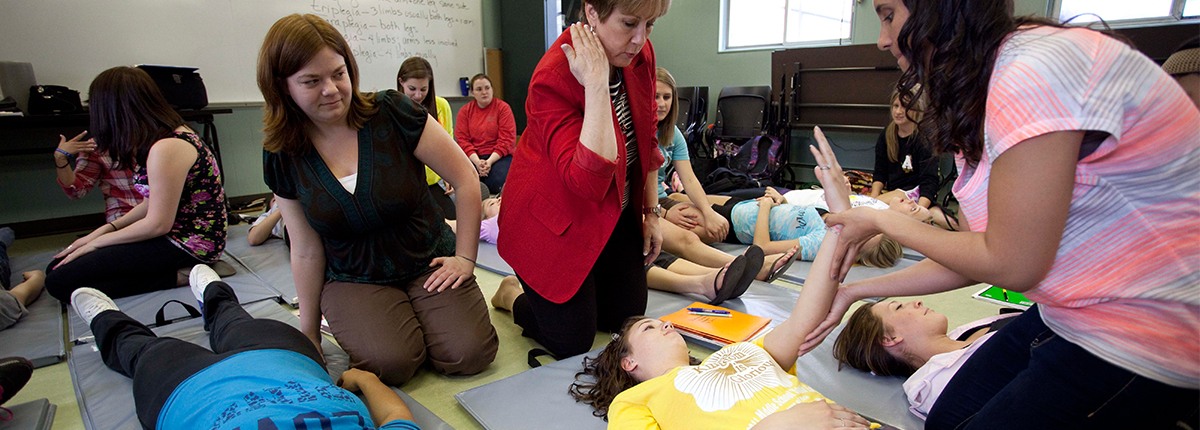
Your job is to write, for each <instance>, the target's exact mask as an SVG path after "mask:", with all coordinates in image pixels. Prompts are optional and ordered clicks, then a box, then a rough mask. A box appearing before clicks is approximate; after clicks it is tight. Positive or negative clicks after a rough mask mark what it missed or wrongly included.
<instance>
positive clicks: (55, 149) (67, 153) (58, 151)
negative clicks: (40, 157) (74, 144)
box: [54, 148, 75, 158]
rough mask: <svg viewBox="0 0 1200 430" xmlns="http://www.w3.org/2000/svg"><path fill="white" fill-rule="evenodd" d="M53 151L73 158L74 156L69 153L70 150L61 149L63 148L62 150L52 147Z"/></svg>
mask: <svg viewBox="0 0 1200 430" xmlns="http://www.w3.org/2000/svg"><path fill="white" fill-rule="evenodd" d="M54 152H57V153H60V154H62V155H66V156H67V157H69V158H75V156H74V155H71V153H70V152H67V151H63V150H62V148H54Z"/></svg>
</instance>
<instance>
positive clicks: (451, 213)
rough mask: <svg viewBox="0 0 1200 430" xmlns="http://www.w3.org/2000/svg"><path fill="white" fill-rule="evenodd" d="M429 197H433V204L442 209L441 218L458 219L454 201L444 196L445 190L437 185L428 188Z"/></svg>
mask: <svg viewBox="0 0 1200 430" xmlns="http://www.w3.org/2000/svg"><path fill="white" fill-rule="evenodd" d="M429 195H430V196H431V197H433V202H434V203H436V204H437V205H438V207H439V208H442V216H444V217H446V219H458V211H457V210H455V207H454V200H453V199H451V198H450V196H448V195H446V190H445V189H443V188H442V186H441V185H439V184H433V185H430V186H429Z"/></svg>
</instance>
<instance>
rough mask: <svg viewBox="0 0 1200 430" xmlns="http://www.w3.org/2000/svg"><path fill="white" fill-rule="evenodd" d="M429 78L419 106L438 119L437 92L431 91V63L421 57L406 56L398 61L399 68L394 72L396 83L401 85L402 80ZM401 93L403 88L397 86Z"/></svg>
mask: <svg viewBox="0 0 1200 430" xmlns="http://www.w3.org/2000/svg"><path fill="white" fill-rule="evenodd" d="M426 78H428V79H429V91H428V92H426V93H425V99H424V100H421V106H424V107H425V110H426V111H428V112H429V115H432V116H433V119H438V116H437V93H436V92H434V91H433V65H431V64H429V60H426V59H424V58H421V57H408V59H407V60H404V62H403V63H400V70H399V71H397V72H396V85H397V86H402V85H403V84H402V82H404V81H407V80H409V79H426ZM398 89H399V90H400V92H401V93H403V92H404V88H398Z"/></svg>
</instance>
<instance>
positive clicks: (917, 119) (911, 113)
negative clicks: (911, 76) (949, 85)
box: [883, 85, 925, 163]
mask: <svg viewBox="0 0 1200 430" xmlns="http://www.w3.org/2000/svg"><path fill="white" fill-rule="evenodd" d="M920 87H921V86H920V85H917V86H916V87H915V88H913V91H914V92H915V91H917V90H918V89H920ZM899 97H900V91H899V90H892V98H891V100H890V102H889V106H890V103H895V102H896V99H897V98H899ZM900 105H901V106H904V103H901V104H900ZM889 108H890V107H889ZM924 110H925V103H923V102H922V101H921V100H918V101H917V103H915V104H913V108H912V109H909V108H905V109H904V115H905V116H907V117H908V120H909V121H910V122H912V123H913V124H916V125H917V128H915V129H913V133H912V135H911V136H909V137H915V136H917V135H919V134H921V127H920V124H921V118H922V117H924V116H925V113H924V112H923V111H924ZM883 135H884V140H886V141H887V153H888V160H889V161H891V162H893V163H896V162H899V161H900V127H899V126H897V125H896V120H894V119H893V120H892V121H891V122H889V123H888V125H887V129H886V130H884V132H883Z"/></svg>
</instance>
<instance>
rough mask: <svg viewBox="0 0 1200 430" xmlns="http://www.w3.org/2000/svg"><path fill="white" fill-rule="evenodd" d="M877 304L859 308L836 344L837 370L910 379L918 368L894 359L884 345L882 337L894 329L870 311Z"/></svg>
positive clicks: (834, 349) (851, 316)
mask: <svg viewBox="0 0 1200 430" xmlns="http://www.w3.org/2000/svg"><path fill="white" fill-rule="evenodd" d="M877 304H878V303H867V304H864V305H862V306H859V308H858V310H856V311H854V314H852V315H850V319H849V320H847V321H846V327H845V328H844V329H842V333H841V334H839V335H838V337H837V340H836V341H834V343H833V358H835V359H837V361H838V370H841V369H842V365H843V364H845V365H848V366H850V367H853V368H855V369H858V370H861V371H863V372H871V373H874V374H876V375H879V376H905V377H907V376H911V375H912V374H913V372H915V371H916V370H917V369H914V368H913V367H912V365H910V364H908V363H906V362H904V360H901V359H899V358H896V357H895V356H893V355H892V354H891V353H889V352H888V351H887V349H886V348H884V346H883V338H884V337H885V336H888V335H890V334H891V333H892V329H891V328H890V327H888V326H887V324H884V322H883V319H882V318H879V316H878V315H875V313H874V312H871V309H872V308H873V307H875V305H877Z"/></svg>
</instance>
